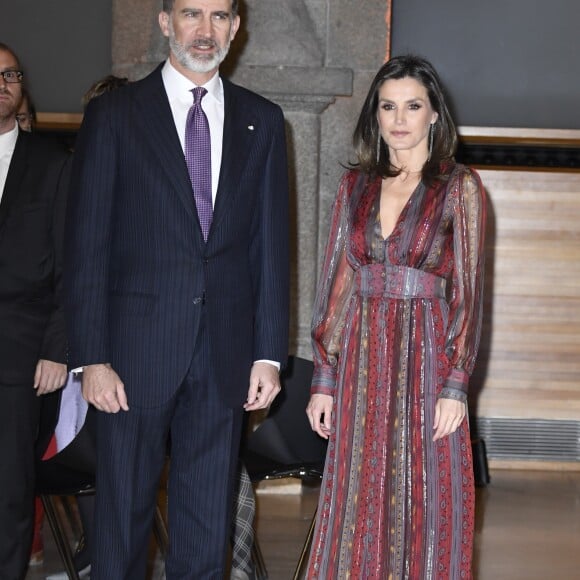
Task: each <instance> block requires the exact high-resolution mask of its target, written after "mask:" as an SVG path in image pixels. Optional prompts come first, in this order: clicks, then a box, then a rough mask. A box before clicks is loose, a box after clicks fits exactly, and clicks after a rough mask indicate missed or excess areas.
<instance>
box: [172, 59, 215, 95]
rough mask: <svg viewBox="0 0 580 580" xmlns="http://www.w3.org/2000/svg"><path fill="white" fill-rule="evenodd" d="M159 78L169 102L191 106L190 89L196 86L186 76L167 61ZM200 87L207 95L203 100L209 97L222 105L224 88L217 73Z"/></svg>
mask: <svg viewBox="0 0 580 580" xmlns="http://www.w3.org/2000/svg"><path fill="white" fill-rule="evenodd" d="M161 77H162V78H163V84H164V85H165V90H166V91H167V97H168V98H169V101H170V102H172V101H181V102H183V103H184V104H187V105H188V106H191V105H192V104H193V98H192V96H191V89H193V88H195V87H196V86H197V85H196V84H195V83H192V82H191V81H190V80H189V79H188V78H187V77H186V76H184V75H182V74H181V73H180V72H179V71H178V70H177V69H176V68H175V67H174V66H173V65H172V64H171V63H170V62H169V59H167V60H166V61H165V64H164V65H163V68H162V69H161ZM202 86H203V87H204V88H205V89H206V90H207V93H208V94H207V95H206V97H204V98H207V96H211V97H212V98H213V99H215V100H216V101H217V102H218V103H223V101H224V88H223V84H222V80H221V78H220V76H219V71H218V72H216V73H215V75H214V76H213V77H211V79H210V80H209V81H207V83H205V84H204V85H202ZM188 93H189V94H188Z"/></svg>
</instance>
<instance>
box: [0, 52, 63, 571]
mask: <svg viewBox="0 0 580 580" xmlns="http://www.w3.org/2000/svg"><path fill="white" fill-rule="evenodd" d="M23 77H24V75H23V72H22V67H21V66H20V62H19V60H18V58H17V57H16V55H15V54H14V52H13V51H12V49H10V48H9V47H8V46H6V45H5V44H2V43H0V424H1V425H2V428H1V429H0V454H1V456H2V469H1V470H0V490H1V492H0V578H3V579H4V578H10V579H16V580H18V579H21V578H24V577H25V574H26V567H27V565H28V560H29V558H30V547H31V543H32V532H33V523H34V517H33V511H34V493H35V448H40V447H41V445H40V442H39V441H38V433H39V424H40V410H41V404H43V403H46V404H47V407H49V406H50V404H56V405H57V404H58V400H55V397H56V398H58V394H57V393H54V394H49V393H52V392H53V391H56V390H57V389H59V388H60V387H61V386H62V385H63V384H64V382H65V380H66V364H65V362H66V336H65V321H64V314H63V310H62V295H61V294H62V293H61V284H62V276H61V274H62V236H63V229H64V228H63V226H64V213H65V203H66V193H67V189H68V168H69V163H68V159H69V155H68V153H67V152H66V151H65V150H64V148H63V147H60V146H58V145H57V144H56V143H53V142H52V141H50V140H48V139H43V138H41V137H39V136H38V135H31V134H29V133H27V132H26V131H22V130H21V129H20V128H19V127H18V123H17V121H16V114H17V112H18V108H19V106H20V102H21V100H22V80H23ZM55 420H56V415H55Z"/></svg>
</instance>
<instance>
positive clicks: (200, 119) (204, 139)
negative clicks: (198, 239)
mask: <svg viewBox="0 0 580 580" xmlns="http://www.w3.org/2000/svg"><path fill="white" fill-rule="evenodd" d="M192 93H193V105H192V107H191V109H189V112H188V113H187V123H186V125H185V161H186V163H187V169H188V170H189V177H190V179H191V185H192V187H193V197H194V199H195V205H196V207H197V215H198V217H199V223H200V225H201V231H202V233H203V239H204V240H207V235H208V233H209V228H210V226H211V220H212V216H213V209H212V203H211V139H210V135H209V123H208V122H207V117H206V116H205V113H204V112H203V109H202V108H201V99H203V97H204V96H205V95H206V94H207V90H206V89H204V88H203V87H195V89H192Z"/></svg>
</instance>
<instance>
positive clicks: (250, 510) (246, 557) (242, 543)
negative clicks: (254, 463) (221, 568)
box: [231, 461, 256, 575]
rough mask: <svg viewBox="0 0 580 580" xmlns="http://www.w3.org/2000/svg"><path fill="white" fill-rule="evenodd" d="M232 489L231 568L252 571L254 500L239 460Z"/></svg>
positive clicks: (244, 469) (251, 489)
mask: <svg viewBox="0 0 580 580" xmlns="http://www.w3.org/2000/svg"><path fill="white" fill-rule="evenodd" d="M239 466H240V468H239V470H238V479H237V482H236V488H235V491H234V514H233V515H234V517H233V522H232V535H231V542H232V569H234V570H241V571H243V572H245V573H246V574H248V575H250V574H251V573H252V546H253V545H254V515H255V514H256V501H255V498H254V489H253V487H252V482H251V481H250V476H249V475H248V472H247V470H246V467H245V466H244V464H243V463H242V462H241V461H240V463H239Z"/></svg>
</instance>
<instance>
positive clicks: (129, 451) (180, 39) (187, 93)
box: [65, 0, 288, 580]
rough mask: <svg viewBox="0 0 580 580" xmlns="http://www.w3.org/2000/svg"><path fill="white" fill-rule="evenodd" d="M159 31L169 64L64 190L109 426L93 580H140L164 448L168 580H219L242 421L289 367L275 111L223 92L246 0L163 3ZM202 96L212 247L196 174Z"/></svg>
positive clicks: (90, 120) (94, 145) (87, 124)
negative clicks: (193, 127) (192, 167)
mask: <svg viewBox="0 0 580 580" xmlns="http://www.w3.org/2000/svg"><path fill="white" fill-rule="evenodd" d="M159 22H160V26H161V29H162V32H163V33H164V34H165V36H167V37H168V38H169V44H170V56H169V59H168V60H167V61H166V62H165V63H164V64H162V65H160V66H159V67H158V68H157V69H156V70H155V71H154V72H153V73H152V74H151V75H149V76H148V77H146V78H145V79H143V80H142V81H138V82H136V83H132V84H130V85H129V86H127V87H123V88H120V89H118V90H117V91H113V92H111V93H108V94H106V95H104V96H102V97H100V98H98V99H96V100H95V101H93V102H91V103H90V104H89V106H88V108H87V111H86V115H85V120H84V122H83V126H82V128H81V131H80V133H79V136H78V140H77V146H76V153H75V163H74V166H73V176H72V186H71V191H70V196H71V197H70V201H69V215H68V227H67V260H66V264H65V282H66V297H67V302H66V305H67V308H68V312H67V316H68V318H69V327H70V332H71V334H70V344H71V346H70V351H71V353H70V359H71V364H72V365H73V366H83V367H84V373H83V394H84V396H85V398H86V399H87V400H88V401H89V402H90V403H92V404H93V405H94V406H95V407H96V408H97V409H98V410H99V411H100V413H99V414H98V415H99V416H98V434H97V435H98V445H97V447H98V451H97V453H98V463H97V506H96V524H95V525H96V530H95V544H94V548H95V553H94V558H93V567H92V573H91V577H92V578H93V579H94V580H101V579H105V578H107V579H111V578H114V579H115V580H121V579H125V578H126V579H129V578H130V579H133V578H143V577H144V574H145V561H146V548H147V542H148V538H149V532H150V528H151V521H152V515H153V508H154V505H155V496H156V492H157V486H158V480H159V476H160V473H161V470H162V466H163V463H164V457H165V449H166V440H167V437H170V438H171V461H170V472H169V485H168V510H169V533H170V550H169V554H168V557H167V561H166V573H167V578H168V579H177V578H191V579H196V580H198V579H205V578H208V579H209V578H212V579H213V578H215V579H217V578H219V579H221V578H223V574H224V560H225V553H226V545H227V534H228V530H229V526H230V495H231V487H232V481H233V476H234V474H235V470H236V461H237V451H238V441H239V436H240V430H241V422H242V415H243V410H244V409H245V410H247V411H249V410H254V409H260V408H265V407H267V406H268V405H269V404H270V403H271V402H272V400H273V399H274V397H275V396H276V395H277V393H278V392H279V390H280V383H279V378H278V370H279V366H280V364H281V363H284V362H285V360H286V355H287V334H288V223H287V221H288V217H287V211H288V186H287V167H286V149H285V136H284V120H283V116H282V112H281V110H280V109H279V107H278V106H276V105H274V104H273V103H270V102H269V101H267V100H265V99H264V98H262V97H260V96H258V95H256V94H254V93H251V92H250V91H247V90H245V89H243V88H241V87H238V86H236V85H234V84H232V83H230V82H228V81H227V80H225V79H221V78H220V77H219V74H218V67H219V64H220V63H221V61H222V60H223V58H224V57H225V56H226V54H227V51H228V48H229V44H230V42H231V40H233V38H234V36H235V34H236V32H237V30H238V27H239V22H240V20H239V16H238V14H237V1H236V0H174V1H170V0H166V1H164V2H163V11H162V12H161V13H160V16H159ZM199 86H203V87H204V88H205V89H206V90H207V93H206V94H205V95H204V97H203V99H202V101H201V104H202V108H203V111H204V114H205V116H206V117H207V119H208V124H209V133H210V136H211V194H212V195H211V198H212V199H211V203H212V218H211V227H210V229H209V233H208V234H205V233H204V232H202V227H201V226H202V222H203V219H202V220H201V222H200V218H199V217H198V211H199V204H198V202H197V201H196V200H197V198H194V195H195V194H196V193H197V192H195V191H192V181H191V179H190V175H189V174H188V165H187V163H186V155H187V153H186V152H187V143H186V141H187V139H188V136H187V131H186V125H187V121H186V119H187V117H188V112H189V109H190V108H191V107H192V94H191V92H192V90H193V89H194V88H195V87H199Z"/></svg>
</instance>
